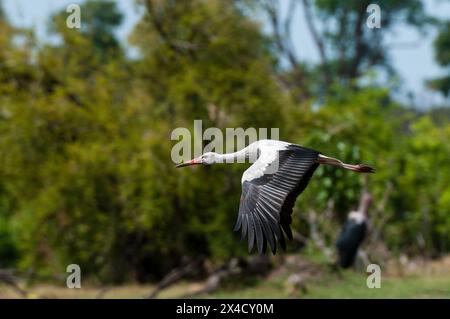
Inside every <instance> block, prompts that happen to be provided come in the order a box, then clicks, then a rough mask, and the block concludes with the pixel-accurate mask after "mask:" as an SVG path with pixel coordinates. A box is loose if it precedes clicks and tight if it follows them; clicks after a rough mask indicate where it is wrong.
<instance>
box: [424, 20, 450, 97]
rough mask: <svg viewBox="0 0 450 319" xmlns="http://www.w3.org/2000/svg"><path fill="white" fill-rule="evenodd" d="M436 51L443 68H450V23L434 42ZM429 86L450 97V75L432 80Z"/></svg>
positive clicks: (444, 26)
mask: <svg viewBox="0 0 450 319" xmlns="http://www.w3.org/2000/svg"><path fill="white" fill-rule="evenodd" d="M434 50H435V55H436V61H437V62H438V63H439V64H440V65H441V66H443V67H447V68H448V67H449V66H450V53H449V52H450V22H447V23H445V24H444V25H443V27H442V28H441V31H440V33H439V34H438V36H437V37H436V39H435V41H434ZM428 84H429V86H430V87H431V88H433V89H435V90H437V91H439V92H441V93H442V94H443V95H445V96H448V95H449V93H450V75H446V76H443V77H439V78H436V79H434V80H431V81H429V82H428Z"/></svg>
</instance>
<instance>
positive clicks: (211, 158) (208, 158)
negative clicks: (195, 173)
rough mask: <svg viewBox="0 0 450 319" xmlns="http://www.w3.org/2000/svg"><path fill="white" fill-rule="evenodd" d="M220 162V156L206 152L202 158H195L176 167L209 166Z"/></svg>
mask: <svg viewBox="0 0 450 319" xmlns="http://www.w3.org/2000/svg"><path fill="white" fill-rule="evenodd" d="M219 160H220V155H219V154H217V153H214V152H207V153H205V154H203V155H202V156H199V157H197V158H194V159H192V160H190V161H187V162H184V163H181V164H178V165H177V166H176V167H183V166H190V165H198V164H203V165H211V164H214V163H218V162H219Z"/></svg>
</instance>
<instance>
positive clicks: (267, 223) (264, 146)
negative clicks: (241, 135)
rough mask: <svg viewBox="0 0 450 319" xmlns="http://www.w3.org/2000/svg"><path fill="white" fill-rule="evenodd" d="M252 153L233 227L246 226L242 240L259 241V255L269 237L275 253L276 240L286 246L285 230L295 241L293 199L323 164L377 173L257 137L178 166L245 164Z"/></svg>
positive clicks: (250, 249) (243, 177)
mask: <svg viewBox="0 0 450 319" xmlns="http://www.w3.org/2000/svg"><path fill="white" fill-rule="evenodd" d="M249 158H250V159H256V161H255V162H254V163H253V164H252V165H251V166H250V167H249V168H248V169H247V170H246V171H245V172H244V174H243V175H242V180H241V183H242V195H241V201H240V206H239V215H238V219H237V222H236V226H235V227H234V230H235V231H238V230H239V229H241V230H242V233H241V235H242V236H241V238H242V239H243V238H245V237H246V236H247V237H248V250H249V252H251V251H252V250H253V247H255V246H256V247H257V249H258V252H259V253H260V254H262V253H263V252H265V251H266V248H267V242H269V245H270V248H271V250H272V253H273V254H275V253H276V250H277V242H278V243H279V244H280V246H281V247H282V248H283V250H285V249H286V241H285V237H284V234H285V235H286V236H287V237H288V238H289V239H290V240H292V231H291V228H290V225H291V223H292V218H291V214H292V209H293V207H294V204H295V200H296V199H297V196H298V195H300V193H301V192H303V190H304V189H305V188H306V186H307V185H308V182H309V180H310V178H311V176H312V175H313V173H314V171H315V170H316V168H317V167H318V166H319V164H326V165H333V166H337V167H341V168H344V169H348V170H351V171H354V172H358V173H373V172H375V170H374V169H373V168H372V167H370V166H367V165H363V164H357V165H351V164H345V163H343V162H341V161H340V160H338V159H335V158H332V157H328V156H325V155H322V154H320V153H319V152H318V151H315V150H313V149H310V148H306V147H303V146H300V145H296V144H292V143H287V142H282V141H277V140H260V141H256V142H254V143H252V144H250V145H249V146H247V147H246V148H244V149H242V150H240V151H237V152H235V153H228V154H218V153H213V152H208V153H205V154H203V155H202V156H200V157H197V158H194V159H192V160H190V161H187V162H184V163H181V164H178V165H177V166H176V167H183V166H189V165H197V164H204V165H210V164H214V163H234V162H239V163H243V162H244V161H245V160H247V159H249ZM274 165H275V166H274ZM274 168H275V169H274ZM283 233H284V234H283Z"/></svg>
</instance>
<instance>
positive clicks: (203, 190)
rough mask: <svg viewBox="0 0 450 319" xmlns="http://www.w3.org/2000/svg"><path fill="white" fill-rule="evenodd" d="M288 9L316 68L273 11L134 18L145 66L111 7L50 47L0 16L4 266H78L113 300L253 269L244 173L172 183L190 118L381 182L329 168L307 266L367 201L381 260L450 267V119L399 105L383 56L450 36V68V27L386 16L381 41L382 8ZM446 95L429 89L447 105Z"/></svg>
mask: <svg viewBox="0 0 450 319" xmlns="http://www.w3.org/2000/svg"><path fill="white" fill-rule="evenodd" d="M292 2H293V3H295V4H293V5H303V6H304V10H305V12H307V13H309V15H308V14H307V16H306V18H305V19H308V21H307V22H308V23H309V27H310V30H311V32H312V34H313V35H314V40H315V44H316V45H317V47H318V49H319V52H320V62H319V63H316V64H313V65H311V64H307V63H305V62H304V61H302V60H301V59H300V58H299V57H298V55H297V54H296V52H295V50H294V49H293V48H292V45H291V44H290V39H291V34H290V33H289V31H288V28H285V27H284V26H285V25H287V24H289V23H290V21H289V19H290V18H289V16H288V17H285V18H284V20H283V21H280V20H282V19H281V17H280V15H279V6H278V2H277V1H263V0H260V1H244V0H234V1H220V0H209V1H203V0H191V1H160V0H147V1H137V2H136V6H138V7H139V8H141V10H142V12H143V15H142V17H141V20H140V21H139V23H138V24H137V25H136V27H135V29H134V31H133V33H132V34H131V35H130V43H131V45H132V46H134V47H135V48H137V49H138V52H139V54H138V55H137V56H134V57H130V56H129V55H128V54H127V49H126V47H125V46H124V44H123V43H120V42H119V41H118V39H117V38H116V35H115V30H116V29H117V28H118V27H119V26H120V24H121V23H122V20H123V17H122V14H121V12H119V10H118V8H117V6H116V4H115V2H109V1H86V2H85V3H84V4H83V5H82V9H81V10H82V13H83V18H82V28H81V29H79V30H78V29H69V28H67V27H66V17H67V13H66V12H61V13H59V14H55V15H54V16H53V17H52V19H51V21H49V26H50V27H51V32H52V33H53V34H54V35H56V36H57V37H58V39H59V40H58V41H57V42H56V43H41V42H39V41H37V39H36V37H35V35H34V34H33V31H32V30H26V29H17V28H15V27H13V26H12V25H11V24H10V23H9V22H8V17H7V16H5V14H4V13H2V11H0V136H1V138H0V163H1V164H0V267H5V268H6V267H8V268H16V269H18V270H19V271H20V272H23V273H25V272H27V273H32V274H33V275H34V276H35V278H38V279H39V280H54V278H55V274H64V273H65V267H66V265H68V264H71V263H77V264H79V265H80V266H81V268H82V270H83V275H84V276H87V277H88V278H90V279H91V280H93V281H97V282H101V283H111V284H113V283H123V282H128V281H133V282H136V281H137V282H148V281H155V280H158V279H160V278H162V277H163V276H164V275H165V274H166V273H167V272H168V271H170V270H171V269H172V268H174V267H177V266H179V265H180V264H183V263H185V262H186V260H193V259H199V258H204V259H206V260H208V262H209V263H211V264H212V265H219V264H220V263H222V262H224V261H226V260H229V259H230V258H232V257H235V256H246V255H247V252H246V245H243V244H242V243H240V242H239V240H238V235H237V234H235V233H233V232H232V228H233V225H234V222H235V218H236V214H237V207H238V204H239V196H240V176H241V174H242V172H243V170H244V169H245V167H246V166H245V165H229V166H225V165H216V166H213V167H205V168H201V169H194V170H189V169H186V170H175V169H174V165H173V163H172V161H171V159H170V151H171V147H172V146H173V144H174V143H175V142H174V141H171V140H170V133H171V131H172V130H173V129H174V128H176V127H187V128H190V129H192V126H193V121H194V119H202V120H203V125H204V127H208V126H215V127H219V128H222V129H225V128H226V127H243V128H247V127H256V128H259V127H268V128H270V127H279V128H280V134H281V136H280V138H281V139H282V140H287V141H291V142H295V143H298V144H301V145H305V146H309V147H312V148H315V149H318V150H320V151H321V152H323V153H325V154H329V155H331V156H335V157H338V158H340V159H342V160H344V161H347V162H365V163H370V164H372V165H373V166H375V167H376V168H377V173H376V174H375V175H373V176H370V178H369V179H364V178H363V177H362V176H360V175H357V174H352V173H348V172H345V171H341V170H334V169H328V168H322V167H321V168H319V169H318V171H317V172H316V174H315V178H314V180H313V181H312V182H311V183H310V186H309V187H308V189H307V190H306V191H305V193H304V194H303V195H302V196H301V198H300V200H299V201H298V202H297V206H296V207H295V211H294V228H295V229H296V230H297V232H299V233H300V234H301V235H302V236H303V237H305V238H310V239H312V240H310V241H307V242H306V246H307V247H306V248H307V250H308V249H316V248H317V247H316V246H317V245H316V244H317V242H318V240H319V239H320V241H319V242H321V243H323V245H324V246H325V247H331V246H332V245H333V242H334V240H335V236H336V234H337V232H338V230H339V225H340V224H341V223H342V222H343V220H344V219H345V216H346V215H347V213H348V212H349V211H350V210H351V209H352V208H354V207H356V206H357V203H358V201H359V197H360V194H361V192H362V190H363V189H367V190H368V191H369V192H370V193H371V194H372V195H373V197H374V203H375V204H374V206H373V209H372V212H371V215H372V217H373V218H372V221H371V223H372V227H373V229H374V230H375V235H374V236H372V241H370V242H369V244H370V245H371V246H370V248H371V249H367V251H368V252H369V257H370V258H371V260H373V261H376V262H379V263H383V262H384V261H385V259H384V258H386V256H398V255H400V254H405V255H408V256H417V255H420V256H425V257H432V258H434V257H439V256H442V255H445V254H448V252H449V250H450V214H449V211H450V187H449V185H450V165H449V163H448V160H449V158H450V143H449V142H448V141H449V140H450V122H449V118H450V113H449V111H448V108H447V107H446V106H447V105H442V106H436V107H435V108H433V109H431V110H427V111H419V110H418V109H415V108H412V107H410V106H409V105H407V104H405V102H404V101H399V100H396V99H395V92H396V90H397V89H398V84H396V82H395V81H394V80H393V79H394V76H395V70H394V69H393V68H392V65H391V61H390V56H389V53H390V48H389V47H388V46H387V45H386V41H385V38H386V36H387V35H388V34H389V33H390V32H391V30H392V28H393V27H395V25H396V24H398V23H407V24H409V25H410V27H411V28H417V29H418V30H420V31H423V32H425V31H426V30H428V29H430V28H431V29H437V30H440V32H439V35H438V37H437V38H436V41H435V49H436V50H435V51H436V61H438V62H439V63H440V64H441V65H443V66H448V65H449V63H450V32H449V23H448V21H437V20H436V19H433V18H432V17H427V16H425V14H424V11H423V8H422V6H423V3H422V2H421V1H419V0H411V1H407V2H405V1H395V0H389V1H388V0H386V1H383V15H382V18H383V20H382V28H380V29H376V30H371V29H368V28H367V27H366V18H367V13H366V8H367V6H368V5H369V4H370V2H371V1H356V0H355V1H337V0H320V1H319V0H317V1H292ZM256 15H260V16H263V17H265V19H267V21H268V23H269V24H270V25H271V31H270V32H263V26H262V25H261V23H260V22H257V21H256V20H255V19H254V16H256ZM318 20H321V21H327V23H325V24H324V26H325V28H321V29H318V28H316V27H315V23H316V22H317V21H318ZM411 67H413V66H411ZM380 75H382V76H383V80H380ZM449 83H450V82H449V79H448V76H444V77H442V78H439V79H430V81H429V85H430V87H433V88H434V89H436V90H438V91H440V92H442V93H443V95H448V93H449ZM314 216H316V219H317V220H318V232H319V234H320V238H317V237H314V236H317V234H314V233H313V232H312V228H311V222H312V220H313V219H314ZM317 216H327V218H320V217H317ZM328 217H329V218H328ZM315 243H316V244H315ZM315 245H316V246H315ZM308 247H309V248H308ZM319 248H320V247H319ZM290 249H291V250H290V252H297V250H298V247H296V245H290ZM319 250H320V249H319ZM381 251H382V252H383V253H380V252H381ZM386 254H387V255H386Z"/></svg>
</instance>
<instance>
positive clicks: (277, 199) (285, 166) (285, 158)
mask: <svg viewBox="0 0 450 319" xmlns="http://www.w3.org/2000/svg"><path fill="white" fill-rule="evenodd" d="M259 151H260V153H261V156H260V157H259V158H258V160H257V161H256V162H255V163H254V164H253V165H252V166H250V167H249V168H248V169H247V171H245V173H244V175H243V180H242V195H241V202H240V207H239V215H238V219H237V222H236V226H235V228H234V230H235V231H237V230H239V229H241V234H242V239H243V238H245V237H246V236H247V237H248V250H249V252H251V251H252V250H253V247H254V246H255V244H256V247H257V250H258V252H259V253H260V254H261V253H263V252H265V250H266V247H267V242H269V245H270V247H271V250H272V252H273V253H274V254H275V253H276V249H277V242H278V243H279V244H280V245H281V247H282V248H283V249H286V241H285V237H284V234H286V236H287V237H288V238H289V239H292V232H291V228H290V225H291V223H292V218H291V214H292V209H293V207H294V204H295V200H296V198H297V196H298V195H299V194H300V193H301V192H303V190H304V189H305V188H306V186H307V185H308V182H309V180H310V178H311V176H312V175H313V173H314V171H315V170H316V168H317V166H318V165H319V164H318V163H316V159H317V157H318V155H319V152H317V151H315V150H312V149H308V148H304V147H301V146H298V145H292V144H290V145H288V146H286V147H283V149H280V150H273V149H272V150H269V149H267V148H266V149H264V148H262V149H260V150H259ZM268 152H273V154H268ZM264 155H265V156H264ZM277 159H278V161H277ZM276 166H277V167H276ZM274 168H276V169H274Z"/></svg>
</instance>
